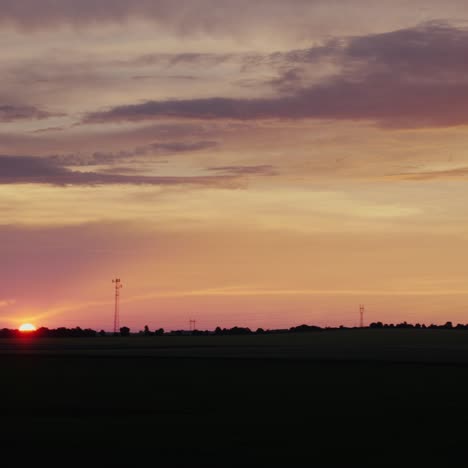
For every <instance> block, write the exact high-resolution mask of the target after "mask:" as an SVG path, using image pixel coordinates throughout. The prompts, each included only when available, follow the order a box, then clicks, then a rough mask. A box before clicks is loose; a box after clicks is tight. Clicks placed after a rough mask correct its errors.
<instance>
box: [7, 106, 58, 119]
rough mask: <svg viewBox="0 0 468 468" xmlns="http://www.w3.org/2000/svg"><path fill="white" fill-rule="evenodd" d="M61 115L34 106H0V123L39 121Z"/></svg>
mask: <svg viewBox="0 0 468 468" xmlns="http://www.w3.org/2000/svg"><path fill="white" fill-rule="evenodd" d="M61 115H63V114H53V113H51V112H47V111H44V110H41V109H38V108H37V107H34V106H13V105H5V104H4V105H0V122H13V121H14V120H28V119H36V120H41V119H48V118H49V117H57V116H61Z"/></svg>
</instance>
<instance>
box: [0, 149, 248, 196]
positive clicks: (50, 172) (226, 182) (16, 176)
mask: <svg viewBox="0 0 468 468" xmlns="http://www.w3.org/2000/svg"><path fill="white" fill-rule="evenodd" d="M0 184H51V185H62V186H64V185H110V184H133V185H143V184H146V185H193V186H208V187H224V188H238V187H240V186H241V181H240V180H239V179H238V178H236V177H235V176H232V175H215V176H193V177H185V176H183V177H176V176H174V177H172V176H142V175H124V174H108V173H100V172H78V171H71V170H69V169H66V168H64V167H61V166H58V165H56V164H54V163H53V162H52V161H51V160H50V159H48V158H39V157H34V156H8V155H3V156H0Z"/></svg>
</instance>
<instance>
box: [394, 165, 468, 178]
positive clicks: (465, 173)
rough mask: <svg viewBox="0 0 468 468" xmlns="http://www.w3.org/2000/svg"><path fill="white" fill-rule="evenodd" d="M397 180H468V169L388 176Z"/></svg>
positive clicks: (402, 173) (403, 173) (460, 168)
mask: <svg viewBox="0 0 468 468" xmlns="http://www.w3.org/2000/svg"><path fill="white" fill-rule="evenodd" d="M387 178H390V179H396V180H421V181H424V180H435V179H460V180H466V179H467V178H468V167H457V168H454V169H445V170H440V171H419V172H401V173H399V174H391V175H389V176H387Z"/></svg>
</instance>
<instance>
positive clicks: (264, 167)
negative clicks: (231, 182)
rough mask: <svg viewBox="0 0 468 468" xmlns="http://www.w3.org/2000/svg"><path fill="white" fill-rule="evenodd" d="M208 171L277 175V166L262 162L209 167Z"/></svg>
mask: <svg viewBox="0 0 468 468" xmlns="http://www.w3.org/2000/svg"><path fill="white" fill-rule="evenodd" d="M207 170H208V171H212V172H217V173H222V174H232V175H239V176H241V175H267V176H271V175H276V174H277V172H276V171H275V168H274V167H273V166H271V165H269V164H261V165H257V166H216V167H208V168H207Z"/></svg>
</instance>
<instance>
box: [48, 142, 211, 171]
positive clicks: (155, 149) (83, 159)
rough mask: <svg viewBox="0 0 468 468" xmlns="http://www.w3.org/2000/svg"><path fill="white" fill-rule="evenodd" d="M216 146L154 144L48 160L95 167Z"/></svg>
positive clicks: (54, 156)
mask: <svg viewBox="0 0 468 468" xmlns="http://www.w3.org/2000/svg"><path fill="white" fill-rule="evenodd" d="M217 146H218V142H216V141H209V140H202V141H193V142H180V141H167V142H154V143H150V144H148V145H143V146H139V147H137V148H134V149H132V150H126V151H116V152H112V151H95V152H93V153H91V154H82V153H71V154H59V155H52V156H49V157H48V160H49V161H50V162H51V163H53V164H55V165H58V166H97V165H101V164H110V163H112V162H115V161H119V160H126V159H132V158H135V157H142V156H155V157H159V156H168V155H174V154H178V153H191V152H195V151H201V150H207V149H212V148H216V147H217Z"/></svg>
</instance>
